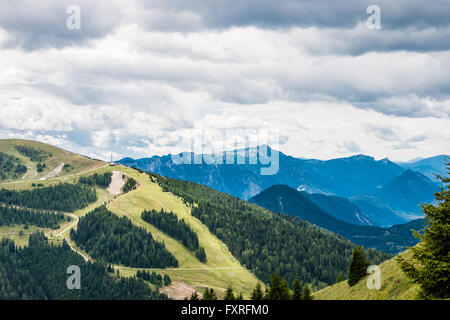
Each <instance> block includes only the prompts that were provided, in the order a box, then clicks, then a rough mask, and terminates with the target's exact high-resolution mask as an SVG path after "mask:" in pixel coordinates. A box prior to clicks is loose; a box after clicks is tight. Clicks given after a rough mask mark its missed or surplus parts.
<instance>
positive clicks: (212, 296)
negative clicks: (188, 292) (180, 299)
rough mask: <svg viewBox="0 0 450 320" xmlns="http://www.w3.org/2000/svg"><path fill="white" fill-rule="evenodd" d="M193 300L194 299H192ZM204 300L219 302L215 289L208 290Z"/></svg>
mask: <svg viewBox="0 0 450 320" xmlns="http://www.w3.org/2000/svg"><path fill="white" fill-rule="evenodd" d="M191 300H192V299H191ZM202 300H217V296H216V293H215V292H214V289H213V288H210V289H209V288H206V289H205V294H204V295H203V299H202Z"/></svg>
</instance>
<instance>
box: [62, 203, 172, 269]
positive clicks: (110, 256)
mask: <svg viewBox="0 0 450 320" xmlns="http://www.w3.org/2000/svg"><path fill="white" fill-rule="evenodd" d="M70 237H71V238H72V239H73V240H74V241H75V243H76V244H77V245H78V246H80V248H82V249H83V250H85V251H86V252H88V253H89V254H90V255H91V256H92V257H93V258H94V259H100V260H105V261H107V262H111V263H118V264H123V265H125V266H130V267H137V268H165V267H178V261H177V260H176V259H175V257H174V256H173V255H172V254H171V253H170V252H169V251H167V250H166V248H165V246H164V243H160V242H157V241H156V240H154V239H153V237H152V235H151V233H149V232H147V231H146V230H145V229H144V228H142V227H137V226H135V225H134V224H132V222H131V220H130V219H129V218H127V217H121V218H119V217H118V216H116V215H115V214H114V213H112V212H110V211H108V209H106V207H105V206H101V207H99V208H97V209H95V210H94V211H91V212H89V213H88V214H87V215H85V216H84V217H82V218H80V220H79V222H78V227H77V230H76V231H75V230H73V229H72V230H71V231H70Z"/></svg>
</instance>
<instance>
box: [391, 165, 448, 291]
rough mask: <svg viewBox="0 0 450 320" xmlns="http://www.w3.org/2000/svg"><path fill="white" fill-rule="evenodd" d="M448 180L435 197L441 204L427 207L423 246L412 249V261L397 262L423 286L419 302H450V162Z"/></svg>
mask: <svg viewBox="0 0 450 320" xmlns="http://www.w3.org/2000/svg"><path fill="white" fill-rule="evenodd" d="M446 166H447V177H445V178H444V177H441V176H438V178H439V179H440V180H441V181H442V184H443V185H444V187H441V188H440V191H439V192H436V193H435V195H434V196H435V199H436V200H437V201H438V204H437V205H436V206H435V205H432V204H424V205H423V206H422V211H423V213H424V214H425V221H426V222H427V225H426V226H425V228H424V230H423V233H419V232H415V235H416V237H418V238H420V240H421V242H420V243H419V244H418V245H417V246H415V247H413V248H411V249H410V250H411V251H412V258H413V259H412V261H406V260H405V259H403V258H402V257H399V258H397V261H398V262H399V265H400V267H401V268H402V270H403V272H404V273H405V274H406V275H407V276H408V277H409V278H410V279H411V280H412V281H413V282H414V283H417V284H418V285H419V286H420V289H419V298H422V299H449V298H450V162H449V161H448V159H447V164H446Z"/></svg>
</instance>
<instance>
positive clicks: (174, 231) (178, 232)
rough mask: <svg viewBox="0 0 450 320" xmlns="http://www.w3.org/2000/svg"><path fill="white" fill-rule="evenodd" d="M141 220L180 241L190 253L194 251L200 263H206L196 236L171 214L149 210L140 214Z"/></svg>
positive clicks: (204, 254)
mask: <svg viewBox="0 0 450 320" xmlns="http://www.w3.org/2000/svg"><path fill="white" fill-rule="evenodd" d="M141 218H142V220H144V221H146V222H148V223H150V224H152V225H154V226H155V227H156V228H158V229H159V230H161V231H163V232H164V233H166V234H168V235H169V236H171V237H173V238H175V239H177V240H179V241H181V243H182V244H183V245H184V246H185V247H186V248H188V249H189V250H191V251H195V256H196V257H197V259H199V260H200V261H201V262H206V252H205V249H203V248H202V247H200V245H199V240H198V236H197V234H196V233H195V232H194V231H193V230H192V229H191V227H189V225H188V224H187V223H186V222H185V221H184V220H178V217H177V215H176V214H174V213H173V212H165V211H164V210H162V209H161V211H159V212H158V211H156V210H151V211H144V212H142V214H141Z"/></svg>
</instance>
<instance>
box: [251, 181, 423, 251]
mask: <svg viewBox="0 0 450 320" xmlns="http://www.w3.org/2000/svg"><path fill="white" fill-rule="evenodd" d="M249 201H250V202H252V203H255V204H257V205H259V206H262V207H264V208H266V209H269V210H271V211H275V212H279V213H286V214H290V215H294V216H297V217H299V218H300V219H302V220H306V221H308V222H310V223H312V224H315V225H317V226H319V227H321V228H324V229H327V230H330V231H332V232H334V233H337V234H339V235H341V236H343V237H344V238H346V239H349V240H350V241H352V242H354V243H356V244H360V245H362V246H365V247H367V248H376V249H377V250H381V251H384V252H390V253H398V252H400V251H403V250H405V249H406V248H407V247H410V246H414V245H416V244H417V243H418V239H417V238H415V237H414V236H413V235H412V232H411V229H412V230H417V231H418V230H421V229H422V228H423V227H424V226H425V222H424V220H423V219H417V220H413V221H411V222H409V223H406V224H401V225H395V226H392V227H389V228H382V227H375V226H361V225H355V224H351V223H348V222H345V221H342V220H339V219H336V218H335V217H333V216H331V215H330V214H328V213H326V212H325V211H323V210H322V209H321V208H320V207H319V206H317V205H316V204H315V203H314V202H313V201H311V200H310V198H309V196H308V195H307V194H305V193H304V192H300V191H297V190H295V189H293V188H291V187H289V186H286V185H274V186H272V187H270V188H268V189H266V190H264V191H263V192H261V193H260V194H258V195H256V196H255V197H253V198H251V199H250V200H249Z"/></svg>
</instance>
